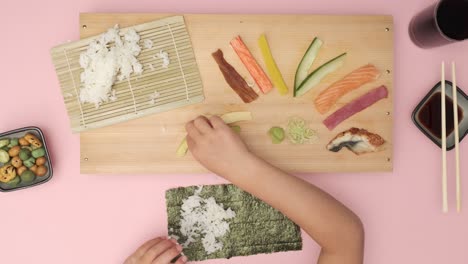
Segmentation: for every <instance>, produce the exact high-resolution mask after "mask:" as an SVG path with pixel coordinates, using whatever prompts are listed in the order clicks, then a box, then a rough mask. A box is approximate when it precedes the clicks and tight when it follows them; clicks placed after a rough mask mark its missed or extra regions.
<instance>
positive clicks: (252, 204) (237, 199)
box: [166, 184, 302, 261]
mask: <svg viewBox="0 0 468 264" xmlns="http://www.w3.org/2000/svg"><path fill="white" fill-rule="evenodd" d="M197 190H198V191H197ZM194 196H195V197H199V198H195V199H196V200H199V201H208V200H211V199H210V198H212V200H211V202H210V203H211V205H208V207H211V210H214V211H215V212H216V213H215V215H219V216H222V217H220V218H218V220H219V219H221V220H220V221H218V220H217V221H218V223H222V224H218V225H216V224H214V226H213V227H211V228H212V230H211V231H205V233H203V232H202V233H200V234H199V235H198V236H196V235H195V236H192V238H194V239H193V240H194V241H190V243H189V244H188V245H187V246H184V251H183V252H184V254H185V255H187V257H188V259H189V260H191V261H199V260H205V259H214V258H230V257H233V256H247V255H255V254H260V253H272V252H281V251H290V250H301V249H302V238H301V233H300V228H299V227H298V226H297V225H295V224H294V223H293V222H292V221H291V220H289V219H288V218H287V217H286V216H284V215H283V214H281V213H280V212H278V211H277V210H275V209H274V208H272V207H271V206H269V205H267V204H266V203H264V202H262V201H261V200H259V199H257V198H255V197H253V196H252V195H250V194H248V193H246V192H244V191H242V190H240V189H239V188H237V187H235V186H234V185H232V184H228V185H209V186H204V187H203V188H202V189H199V187H197V186H191V187H186V188H176V189H170V190H168V191H167V192H166V203H167V213H168V230H169V235H170V236H172V237H175V238H178V241H179V243H182V244H184V243H186V242H187V241H188V240H190V239H189V237H187V236H185V235H184V233H183V232H185V234H188V233H187V230H185V231H182V229H183V228H182V225H186V224H187V223H182V221H183V219H184V216H183V214H184V210H183V209H182V206H183V204H184V201H186V200H187V199H189V197H194ZM192 199H194V198H192ZM213 202H214V204H213ZM188 204H191V205H192V207H193V204H194V203H192V202H190V203H188ZM201 204H204V205H207V203H205V202H201ZM186 205H187V203H186ZM219 207H220V208H219ZM194 208H197V207H196V206H195V207H194ZM213 208H216V209H213ZM185 209H187V208H185ZM207 209H208V208H205V209H204V210H207ZM220 210H223V211H224V213H223V212H221V211H220ZM189 211H190V209H189ZM230 212H231V213H230ZM232 215H235V216H234V217H229V216H232ZM185 218H187V216H185ZM223 222H225V223H223ZM193 223H194V222H193ZM199 224H200V223H197V224H196V225H198V226H199ZM226 227H228V228H226ZM184 228H187V226H185V227H184ZM213 230H218V231H219V230H224V231H226V232H225V234H224V235H221V236H219V237H217V238H215V239H211V238H209V239H208V240H207V241H210V243H213V241H215V242H214V243H213V244H212V246H213V245H215V244H216V245H218V246H219V245H222V247H221V248H219V247H218V248H217V249H216V251H213V252H212V253H208V252H207V250H206V248H205V245H204V243H203V237H206V234H210V233H213V232H214V231H213ZM218 231H216V232H218ZM221 233H222V232H221ZM221 233H218V234H221ZM205 243H206V241H205ZM217 243H219V244H217ZM215 247H216V246H215ZM211 249H213V247H211Z"/></svg>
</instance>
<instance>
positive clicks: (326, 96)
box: [315, 64, 380, 114]
mask: <svg viewBox="0 0 468 264" xmlns="http://www.w3.org/2000/svg"><path fill="white" fill-rule="evenodd" d="M379 74H380V73H379V70H378V69H377V68H376V67H375V66H374V65H372V64H368V65H365V66H362V67H360V68H359V69H356V70H354V71H352V72H351V73H349V74H348V75H346V76H345V77H344V78H343V79H341V80H339V81H337V82H335V83H333V84H332V85H330V86H329V87H328V88H327V89H325V90H324V91H322V92H321V93H320V94H319V95H318V96H317V98H316V99H315V108H317V110H318V111H319V112H320V113H321V114H325V113H326V112H328V111H329V110H330V109H331V108H332V107H333V106H334V105H335V104H336V102H337V101H338V99H340V98H341V97H342V96H344V95H345V94H347V93H349V92H351V91H353V90H355V89H357V88H359V87H361V86H363V85H364V84H366V83H369V82H372V81H374V80H376V79H377V78H378V77H379Z"/></svg>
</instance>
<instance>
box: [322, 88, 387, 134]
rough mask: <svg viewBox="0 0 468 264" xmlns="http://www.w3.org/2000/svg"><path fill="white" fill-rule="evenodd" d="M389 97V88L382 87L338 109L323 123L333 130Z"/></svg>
mask: <svg viewBox="0 0 468 264" xmlns="http://www.w3.org/2000/svg"><path fill="white" fill-rule="evenodd" d="M387 97H388V90H387V87H385V86H384V85H382V86H380V87H378V88H375V89H373V90H371V91H370V92H368V93H366V94H364V95H363V96H361V97H359V98H357V99H355V100H353V101H351V102H350V103H348V104H347V105H345V106H343V107H342V108H340V109H338V110H337V111H336V112H334V113H333V114H331V115H330V116H328V117H327V119H325V120H324V121H323V124H325V126H326V127H327V128H328V129H329V130H333V129H334V128H335V127H336V126H337V125H339V124H340V123H341V122H343V121H344V120H346V119H348V118H349V117H351V116H353V115H354V114H356V113H359V112H361V111H362V110H364V109H366V108H368V107H369V106H371V105H373V104H375V103H376V102H378V101H380V100H382V99H384V98H387Z"/></svg>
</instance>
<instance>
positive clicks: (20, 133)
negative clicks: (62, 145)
mask: <svg viewBox="0 0 468 264" xmlns="http://www.w3.org/2000/svg"><path fill="white" fill-rule="evenodd" d="M26 133H31V134H33V135H35V136H36V137H38V138H39V140H40V141H41V142H42V144H43V147H44V150H45V158H46V159H47V162H46V164H45V166H46V167H47V173H46V175H44V176H42V177H36V179H35V180H34V181H32V182H29V183H22V182H21V183H19V184H18V185H16V186H13V187H12V186H10V185H8V184H7V183H3V182H0V192H11V191H16V190H21V189H25V188H29V187H33V186H36V185H39V184H43V183H45V182H47V181H49V180H50V178H52V175H53V170H52V162H51V161H50V155H49V150H48V148H47V143H46V139H45V137H44V134H43V133H42V131H41V130H40V129H39V128H37V127H25V128H19V129H15V130H12V131H8V132H5V133H0V139H2V138H21V137H24V135H25V134H26ZM1 166H3V163H0V167H1Z"/></svg>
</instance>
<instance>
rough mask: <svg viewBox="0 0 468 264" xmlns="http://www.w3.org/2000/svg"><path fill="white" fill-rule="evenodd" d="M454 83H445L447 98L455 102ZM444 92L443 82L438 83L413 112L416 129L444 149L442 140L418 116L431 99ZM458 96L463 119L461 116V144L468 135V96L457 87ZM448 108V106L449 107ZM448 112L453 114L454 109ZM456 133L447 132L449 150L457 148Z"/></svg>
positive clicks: (459, 127) (459, 130) (459, 128)
mask: <svg viewBox="0 0 468 264" xmlns="http://www.w3.org/2000/svg"><path fill="white" fill-rule="evenodd" d="M452 87H453V86H452V82H450V81H445V95H446V97H448V98H450V99H452V100H453V93H452ZM441 90H442V87H441V82H438V83H437V84H436V85H435V86H434V88H432V89H431V90H430V91H429V93H428V94H426V96H424V98H423V99H422V100H421V102H420V103H419V104H418V105H417V106H416V108H415V109H414V111H413V114H412V119H413V122H414V124H415V125H416V127H418V128H419V130H421V132H423V133H424V135H426V136H427V137H428V138H429V139H431V140H432V142H434V143H435V144H436V145H437V146H439V147H442V141H441V139H440V138H439V137H438V136H436V135H434V134H433V133H432V132H431V131H430V130H429V129H427V128H426V127H425V126H424V125H423V124H422V122H421V120H419V118H418V116H419V113H420V111H421V109H422V108H423V106H424V105H425V104H426V103H427V102H428V101H429V100H430V99H431V97H432V96H433V95H434V94H437V93H440V92H441ZM457 94H458V97H457V99H458V107H459V108H461V110H462V114H463V118H461V117H460V116H459V125H458V132H459V136H460V142H461V141H462V140H463V138H464V137H465V136H466V134H468V96H467V95H466V94H465V93H464V92H463V90H461V89H460V88H459V87H457ZM447 107H448V106H447ZM446 111H447V113H448V111H450V112H452V113H453V109H452V108H451V109H447V110H446ZM454 134H455V133H453V132H452V133H450V134H449V133H448V131H447V150H452V149H453V148H454V147H455V135H454Z"/></svg>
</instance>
